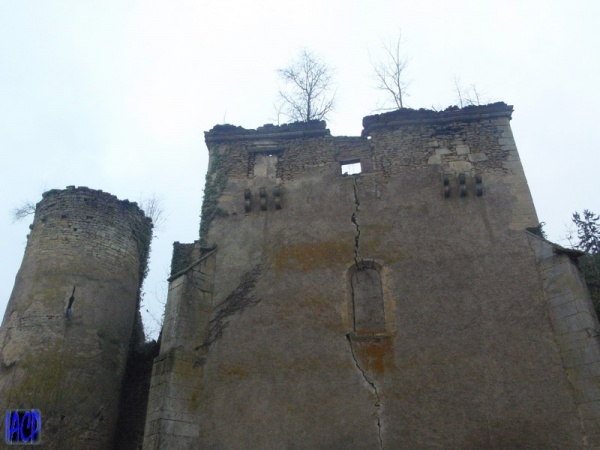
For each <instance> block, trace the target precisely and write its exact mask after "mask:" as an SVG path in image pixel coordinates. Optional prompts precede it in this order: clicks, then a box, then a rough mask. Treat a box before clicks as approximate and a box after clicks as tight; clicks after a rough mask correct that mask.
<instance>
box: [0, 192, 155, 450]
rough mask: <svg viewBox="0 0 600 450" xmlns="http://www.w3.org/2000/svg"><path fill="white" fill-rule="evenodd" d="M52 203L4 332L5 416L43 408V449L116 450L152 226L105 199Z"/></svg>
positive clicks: (42, 208) (1, 380) (58, 195)
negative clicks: (7, 412)
mask: <svg viewBox="0 0 600 450" xmlns="http://www.w3.org/2000/svg"><path fill="white" fill-rule="evenodd" d="M43 197H44V198H43V200H42V201H41V202H40V203H38V205H37V207H36V213H35V217H34V220H33V225H32V226H31V234H30V235H29V238H28V243H27V248H26V250H25V255H24V258H23V263H22V265H21V268H20V270H19V272H18V274H17V277H16V282H15V287H14V290H13V293H12V295H11V297H10V300H9V303H8V306H7V309H6V314H5V316H4V320H3V322H2V327H1V328H0V345H1V348H0V410H2V411H4V410H6V409H9V408H37V409H40V410H41V412H42V420H43V431H42V439H43V442H44V448H55V449H61V450H62V449H66V448H87V449H106V448H112V446H113V444H114V437H115V429H116V424H117V417H118V415H119V394H120V392H121V383H122V379H123V374H124V372H125V366H126V361H127V356H128V352H129V349H130V341H131V339H132V333H133V329H134V322H135V320H136V313H137V308H138V298H139V297H138V296H139V288H140V284H141V280H142V277H143V275H144V272H145V266H146V258H147V255H148V250H149V243H150V238H151V234H152V226H151V222H150V219H147V218H146V217H145V216H144V214H143V212H142V211H141V210H140V209H139V208H138V207H137V205H136V204H135V203H130V202H128V201H119V200H117V198H116V197H114V196H112V195H110V194H107V193H104V192H102V191H96V190H91V189H88V188H84V187H79V188H75V187H69V188H67V189H66V190H52V191H48V192H46V193H45V194H44V196H43ZM73 287H76V290H75V293H74V298H75V300H74V302H73V304H72V313H71V315H70V318H68V317H67V316H66V310H67V306H68V302H69V298H70V296H71V294H72V292H73ZM142 420H143V418H142Z"/></svg>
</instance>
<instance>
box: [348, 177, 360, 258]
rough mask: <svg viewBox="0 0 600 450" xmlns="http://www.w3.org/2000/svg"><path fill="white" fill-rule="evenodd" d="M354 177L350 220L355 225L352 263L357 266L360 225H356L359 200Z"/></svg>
mask: <svg viewBox="0 0 600 450" xmlns="http://www.w3.org/2000/svg"><path fill="white" fill-rule="evenodd" d="M353 177H354V212H353V213H352V217H351V218H350V220H351V221H352V223H353V224H354V226H355V227H356V236H355V237H354V264H356V266H357V267H358V246H359V244H360V226H359V225H358V220H357V214H358V211H360V209H359V207H360V202H359V201H358V192H357V191H356V188H357V186H356V179H357V178H358V177H357V176H356V175H354V176H353Z"/></svg>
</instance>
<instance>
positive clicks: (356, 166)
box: [340, 159, 362, 175]
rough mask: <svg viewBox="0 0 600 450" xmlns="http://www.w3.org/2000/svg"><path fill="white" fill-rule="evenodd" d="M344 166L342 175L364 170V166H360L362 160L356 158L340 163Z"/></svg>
mask: <svg viewBox="0 0 600 450" xmlns="http://www.w3.org/2000/svg"><path fill="white" fill-rule="evenodd" d="M340 165H341V166H342V175H344V174H348V175H357V174H359V173H361V172H362V167H361V166H360V160H359V159H356V160H353V161H345V162H342V163H340Z"/></svg>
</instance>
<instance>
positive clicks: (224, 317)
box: [144, 103, 600, 449]
mask: <svg viewBox="0 0 600 450" xmlns="http://www.w3.org/2000/svg"><path fill="white" fill-rule="evenodd" d="M511 114H512V107H511V106H508V105H506V104H504V103H497V104H493V105H487V106H473V107H467V108H464V109H458V108H454V109H449V110H446V111H441V112H434V111H425V110H419V111H414V110H406V109H404V110H399V111H395V112H391V113H386V114H381V115H378V116H370V117H366V118H365V119H364V121H363V132H362V136H361V137H332V136H331V135H330V133H329V131H328V130H327V129H326V126H325V123H324V122H311V123H306V124H302V123H299V124H289V125H284V126H272V125H269V126H264V127H261V128H258V129H256V130H247V129H244V128H241V127H234V126H230V125H220V126H216V127H214V128H213V129H212V130H211V131H210V132H207V133H206V143H207V147H208V150H209V154H210V164H209V172H208V175H207V178H206V187H205V191H204V193H205V198H204V204H203V210H202V222H201V231H200V240H199V241H198V242H195V243H193V244H179V243H176V244H175V248H174V253H173V263H172V273H171V278H170V279H169V281H170V286H169V296H168V302H167V310H166V316H165V324H164V328H163V334H162V342H161V349H160V355H159V356H158V357H157V358H156V360H155V363H154V368H153V374H152V384H151V391H150V398H149V402H148V413H147V419H146V420H147V422H146V429H145V439H144V447H145V448H147V449H161V448H182V449H183V448H211V449H213V448H215V449H216V448H227V449H244V448H344V449H346V448H365V449H373V448H386V449H391V448H587V447H593V446H594V445H599V444H600V441H599V437H600V413H599V412H600V402H599V399H600V396H599V395H598V389H597V387H596V386H597V380H598V379H600V352H599V347H598V342H597V336H598V320H597V319H596V316H595V314H594V312H593V309H592V307H591V304H590V300H589V296H588V294H587V291H586V288H585V285H584V283H582V281H581V278H580V276H579V274H578V272H577V269H576V268H575V266H574V265H573V264H572V262H571V260H570V257H572V255H569V254H567V253H565V252H564V251H562V250H561V249H559V248H557V247H554V246H552V245H551V244H549V243H547V242H545V241H544V240H543V239H541V238H540V237H538V236H536V235H535V234H534V233H532V232H531V231H535V230H536V229H538V225H539V223H538V219H537V216H536V212H535V209H534V206H533V202H532V199H531V195H530V192H529V189H528V186H527V182H526V179H525V175H524V173H523V168H522V166H521V162H520V160H519V155H518V153H517V149H516V146H515V142H514V139H513V136H512V132H511V129H510V124H509V121H510V119H511ZM348 173H350V174H348Z"/></svg>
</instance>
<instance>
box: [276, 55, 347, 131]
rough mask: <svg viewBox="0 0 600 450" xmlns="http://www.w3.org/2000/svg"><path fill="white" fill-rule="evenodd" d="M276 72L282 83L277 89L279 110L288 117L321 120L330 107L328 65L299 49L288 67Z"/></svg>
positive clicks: (330, 78) (332, 100) (331, 89)
mask: <svg viewBox="0 0 600 450" xmlns="http://www.w3.org/2000/svg"><path fill="white" fill-rule="evenodd" d="M277 72H278V73H279V76H280V78H281V79H282V80H283V82H284V84H285V87H284V88H283V89H281V90H280V91H279V100H280V105H279V111H280V112H282V113H283V114H285V115H286V116H288V117H289V118H290V119H291V120H292V121H301V122H308V121H310V120H323V119H325V118H327V115H328V114H329V113H331V111H333V108H334V103H335V90H334V89H333V81H332V75H331V72H332V71H331V68H330V67H329V66H327V64H325V63H324V62H323V61H321V60H320V59H318V58H317V57H316V56H315V55H314V54H313V53H311V52H309V51H308V50H303V51H302V52H300V55H299V56H298V58H297V59H296V60H294V61H293V62H292V63H291V64H290V65H289V66H288V67H285V68H283V69H279V70H278V71H277ZM279 111H278V112H279Z"/></svg>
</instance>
